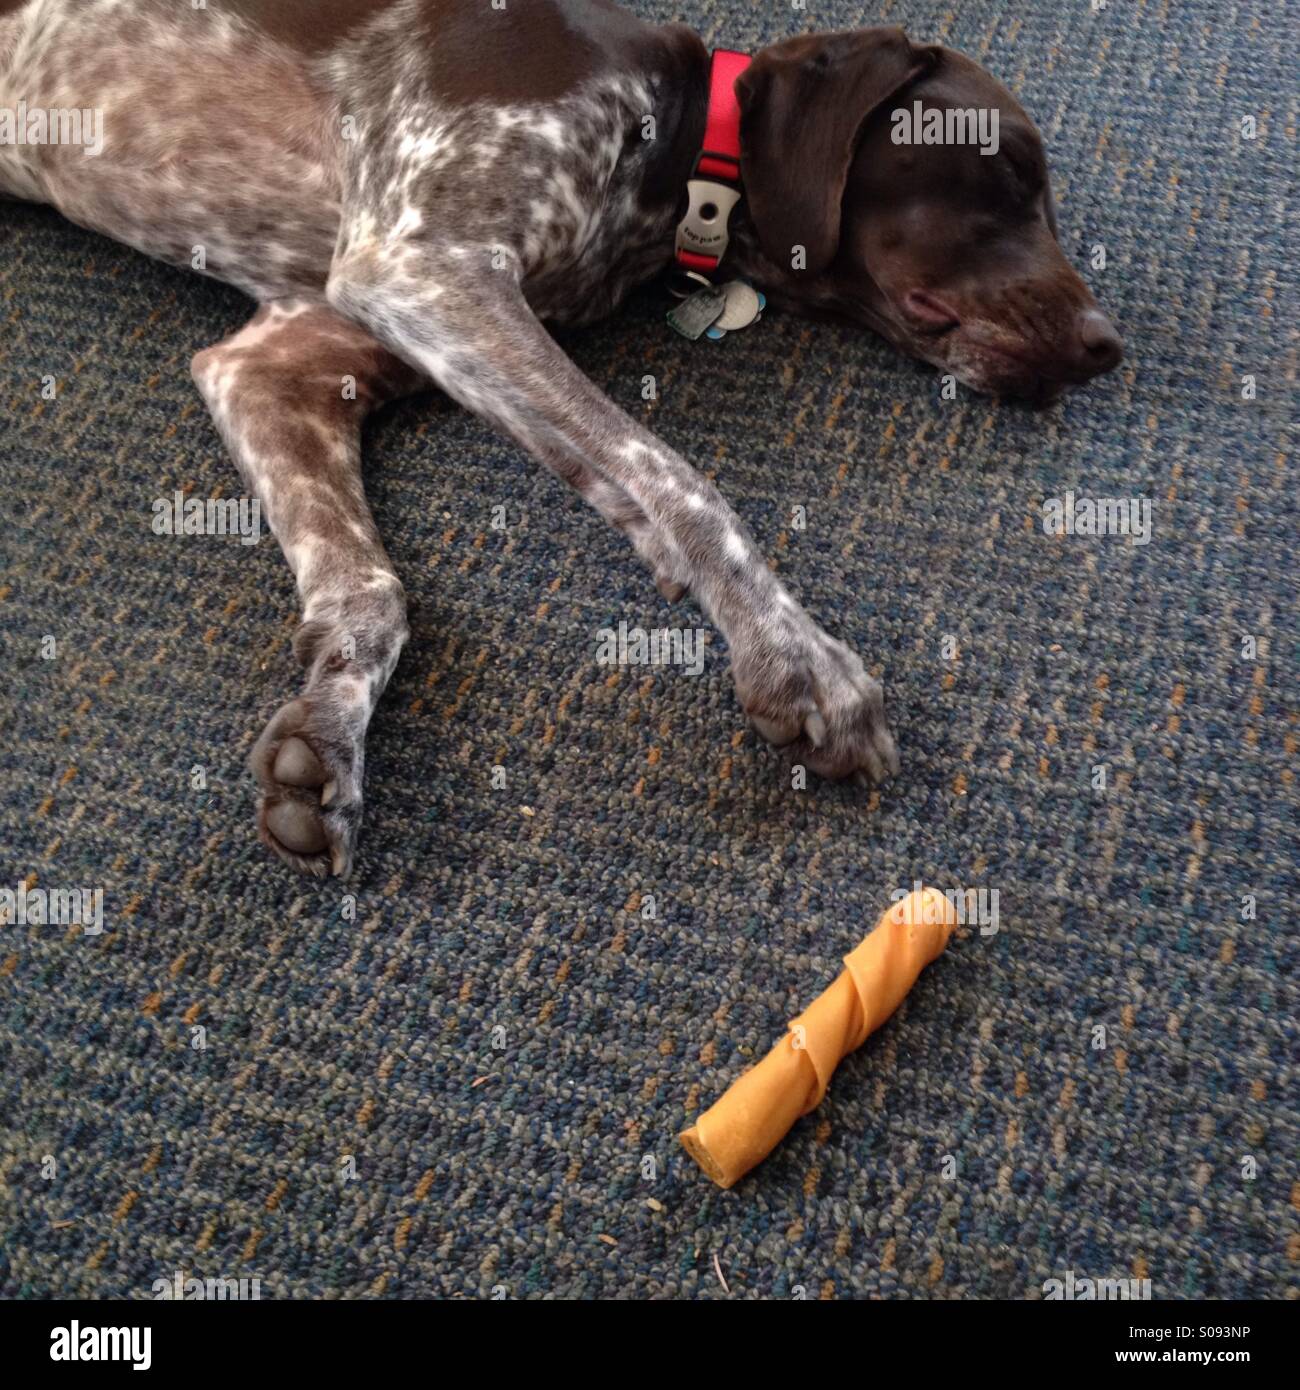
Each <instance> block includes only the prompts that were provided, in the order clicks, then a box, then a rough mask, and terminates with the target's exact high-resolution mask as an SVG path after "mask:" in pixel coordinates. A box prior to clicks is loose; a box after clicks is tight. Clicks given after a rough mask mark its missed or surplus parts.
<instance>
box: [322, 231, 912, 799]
mask: <svg viewBox="0 0 1300 1390" xmlns="http://www.w3.org/2000/svg"><path fill="white" fill-rule="evenodd" d="M328 293H329V297H330V300H331V302H332V303H333V304H334V305H335V307H336V308H338V309H339V311H340V312H341V313H344V314H346V315H347V316H348V317H350V318H352V319H355V320H356V321H357V322H359V323H361V324H363V325H364V326H365V327H366V328H367V329H368V330H369V331H370V332H372V333H374V335H375V336H376V337H377V338H379V339H380V341H381V342H383V343H384V344H385V345H386V346H388V347H389V348H390V349H391V350H392V351H393V352H395V353H397V354H398V355H400V356H401V357H403V358H405V359H406V361H407V362H408V363H410V365H411V366H413V367H415V368H417V369H418V370H419V371H421V372H423V373H426V374H427V375H429V376H431V377H432V378H433V379H434V380H435V381H437V382H438V384H439V385H440V386H442V388H443V389H444V390H445V391H446V392H447V393H448V394H449V395H451V396H452V397H454V398H455V399H456V400H458V401H460V403H461V404H462V405H464V406H466V407H467V408H469V409H470V410H473V411H474V412H476V413H477V414H479V415H481V416H483V417H484V418H486V419H487V420H489V421H491V422H492V423H493V424H494V425H496V426H497V427H499V428H500V429H502V430H504V431H506V432H507V433H508V434H510V435H511V436H513V437H514V438H515V439H516V440H517V441H518V442H519V443H520V444H521V445H523V446H524V448H526V449H528V450H529V451H530V452H532V453H533V454H535V455H536V456H538V457H539V458H541V459H542V460H543V462H547V463H549V464H550V465H551V466H553V467H557V470H558V471H561V472H563V471H564V469H563V468H562V467H559V463H558V461H562V460H565V459H568V460H571V461H572V463H573V465H574V466H576V468H577V470H578V471H579V473H580V475H581V476H582V477H584V478H585V479H586V480H587V481H588V484H589V487H590V484H591V481H592V480H593V479H594V480H595V481H596V483H597V484H599V485H601V486H603V487H605V488H607V489H609V490H611V495H613V496H616V497H621V498H623V499H624V501H625V502H626V503H627V504H628V505H629V506H630V507H631V508H632V509H633V510H634V511H635V512H636V513H637V514H638V516H639V517H640V518H641V520H639V521H637V522H636V523H635V527H636V529H634V530H633V535H634V539H635V540H636V543H637V548H638V549H639V550H642V552H643V553H646V554H648V555H650V556H651V557H653V563H655V565H656V568H658V569H660V570H661V571H662V572H661V574H660V579H661V583H663V582H664V581H665V580H668V581H669V582H670V583H672V582H677V583H680V584H682V585H685V586H686V587H688V588H689V589H690V590H691V591H692V592H693V593H694V594H695V596H696V598H697V599H698V600H699V602H700V604H701V605H702V607H703V608H704V609H705V611H706V612H707V613H708V614H709V616H710V617H711V618H712V620H713V621H714V622H715V623H716V624H717V626H718V627H719V628H720V629H721V631H722V633H723V635H724V636H725V637H726V639H727V643H728V646H729V647H730V649H731V660H732V673H733V676H734V678H735V682H736V688H737V693H738V694H739V696H740V701H741V704H742V705H743V706H744V708H745V710H746V712H747V713H748V714H749V716H750V718H751V719H752V720H753V721H754V724H755V725H756V727H757V728H758V730H759V732H760V733H761V734H763V736H764V737H765V738H767V739H768V740H769V741H770V742H772V743H776V744H781V745H784V744H793V745H795V756H796V757H797V758H798V759H799V760H800V761H801V762H804V763H806V764H807V765H808V766H809V767H811V768H812V769H813V770H814V771H816V772H819V773H821V774H822V775H824V776H830V777H846V776H850V775H852V774H854V773H858V772H862V773H865V774H867V775H868V776H870V777H871V778H872V779H873V780H877V781H879V780H881V779H883V778H884V777H885V776H886V775H887V774H888V773H890V772H893V771H896V770H897V763H898V758H897V753H896V752H895V749H894V743H893V739H892V738H891V737H890V733H889V729H888V727H887V725H886V723H885V711H884V698H883V695H882V692H881V688H880V685H879V684H878V683H877V682H876V681H874V680H873V679H872V678H871V677H870V676H868V675H867V673H866V671H865V670H864V668H863V665H862V662H861V661H860V660H859V658H858V657H857V656H856V655H855V654H854V653H853V652H852V651H850V650H849V648H848V647H846V646H845V645H844V644H843V643H842V642H839V641H837V640H835V639H834V638H832V637H830V636H828V635H827V634H826V633H825V632H823V631H822V630H821V628H820V627H818V625H817V624H816V623H815V622H814V621H813V620H812V619H811V618H810V617H809V616H808V614H807V613H805V612H804V610H803V609H802V608H801V607H800V606H799V604H798V603H796V602H795V600H794V599H793V598H792V597H791V596H790V594H789V593H788V592H787V591H786V590H785V588H784V587H783V586H782V585H781V583H780V582H779V581H778V580H777V578H776V577H775V575H773V573H772V572H771V570H770V569H769V568H768V566H767V564H766V563H765V562H764V560H763V557H762V555H761V554H760V553H759V551H758V549H757V547H756V546H755V544H754V542H753V540H752V539H751V538H750V536H749V534H748V532H747V531H746V530H745V527H744V525H743V523H742V522H741V521H740V519H739V518H738V517H737V516H736V515H735V514H734V513H733V512H732V510H731V509H730V507H728V506H727V504H726V503H725V502H724V501H723V499H722V497H721V495H720V494H719V493H718V491H717V489H716V488H714V487H713V485H712V484H711V483H709V482H708V481H707V480H706V479H704V478H703V477H701V476H700V475H699V474H698V473H697V472H696V471H695V470H694V469H693V468H691V466H690V465H689V464H688V463H687V462H686V461H685V460H684V459H682V458H681V457H679V456H678V455H677V454H675V453H674V452H673V451H672V450H671V449H669V448H667V447H666V446H665V445H664V444H662V443H661V442H660V441H659V440H657V439H656V438H655V437H654V436H653V435H651V434H650V433H648V432H647V431H646V430H644V429H642V428H641V427H640V426H639V425H637V424H636V422H635V421H633V420H632V419H631V418H629V417H628V416H627V415H625V414H624V413H623V412H622V411H620V410H619V409H618V408H617V407H616V406H615V405H614V404H613V403H612V402H611V401H609V400H608V399H607V398H606V397H605V396H604V395H603V394H602V393H601V392H600V391H598V390H597V389H596V387H595V386H594V385H593V384H592V383H591V382H590V381H589V380H588V379H587V378H586V377H585V376H584V375H583V374H582V373H581V372H580V371H579V370H578V369H577V368H576V367H575V366H574V365H573V364H572V363H571V362H570V361H569V359H568V358H567V357H566V356H565V355H564V353H563V352H562V351H561V350H560V348H559V347H558V346H557V345H556V343H555V342H554V340H553V339H552V338H551V337H550V336H549V334H547V332H546V331H545V329H544V328H543V327H542V326H541V324H540V323H539V322H538V321H537V319H536V318H535V317H534V315H533V313H532V312H531V310H530V309H529V307H528V304H527V302H526V300H525V298H524V295H523V292H522V290H521V287H520V279H519V274H518V267H517V265H516V263H515V262H514V260H513V257H512V256H511V255H510V254H509V253H508V252H505V251H503V250H502V249H501V248H487V247H480V246H466V245H449V244H440V245H437V246H431V245H429V244H427V243H426V244H422V245H419V246H413V245H411V244H410V243H401V244H398V245H385V246H381V247H380V248H375V247H374V246H370V247H367V248H365V249H363V250H357V251H354V252H352V253H350V254H348V255H346V256H345V257H344V258H343V259H342V260H341V261H340V262H339V263H338V264H336V266H335V268H334V271H333V273H332V274H331V277H330V284H329V290H328ZM592 500H593V501H594V502H596V504H597V505H598V506H599V505H600V503H599V500H598V499H597V498H592ZM601 510H606V508H604V507H601ZM638 535H639V538H638Z"/></svg>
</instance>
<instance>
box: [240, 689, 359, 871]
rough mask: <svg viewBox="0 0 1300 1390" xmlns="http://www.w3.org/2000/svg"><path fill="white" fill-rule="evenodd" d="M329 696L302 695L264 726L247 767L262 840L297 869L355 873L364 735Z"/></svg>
mask: <svg viewBox="0 0 1300 1390" xmlns="http://www.w3.org/2000/svg"><path fill="white" fill-rule="evenodd" d="M353 722H354V721H352V720H351V719H350V718H349V717H348V714H347V712H346V711H342V710H335V709H333V708H331V701H330V700H329V699H328V697H323V696H320V695H304V696H300V697H299V698H298V699H296V700H291V701H290V702H289V703H288V704H287V705H285V706H283V708H281V709H280V710H279V711H278V712H277V713H276V714H275V716H274V717H273V718H272V719H271V722H270V723H269V724H268V725H267V726H266V728H265V729H264V730H263V731H262V736H261V737H260V738H259V739H258V740H257V743H256V744H255V745H254V747H253V752H252V754H251V756H250V758H249V766H250V767H251V768H252V770H253V775H254V776H255V777H256V778H257V781H258V785H259V787H260V788H261V796H260V797H259V799H258V805H257V831H258V835H259V836H260V837H261V840H262V843H263V844H265V845H266V846H267V847H268V848H269V849H271V850H273V851H274V852H275V853H276V854H278V855H279V856H280V858H281V859H283V860H284V862H285V863H286V864H288V865H290V866H291V867H292V868H295V869H297V870H298V871H299V872H300V873H305V874H314V875H315V876H316V877H317V878H324V877H326V875H328V874H329V873H330V872H331V871H332V872H333V873H334V874H335V875H336V876H337V877H339V878H347V877H348V875H349V874H350V873H351V872H352V858H353V853H354V851H355V849H356V843H357V833H358V831H359V830H360V828H361V777H362V767H363V761H364V747H363V744H362V741H361V738H362V736H360V735H357V734H354V733H353V732H352V726H353Z"/></svg>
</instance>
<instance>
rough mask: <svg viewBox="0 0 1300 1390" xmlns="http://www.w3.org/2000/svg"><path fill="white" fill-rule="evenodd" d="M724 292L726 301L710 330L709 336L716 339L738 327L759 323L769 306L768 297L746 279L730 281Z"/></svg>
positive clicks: (723, 288) (724, 287)
mask: <svg viewBox="0 0 1300 1390" xmlns="http://www.w3.org/2000/svg"><path fill="white" fill-rule="evenodd" d="M722 293H723V294H724V295H725V296H726V303H725V305H724V306H723V309H722V313H721V314H719V315H718V317H717V318H716V319H714V321H713V323H712V325H711V326H710V327H709V330H708V333H709V337H710V338H713V339H715V340H716V339H718V338H721V337H722V336H723V334H725V333H734V332H735V331H736V330H737V329H740V328H748V327H749V325H750V324H751V323H757V322H758V320H759V319H760V318H761V317H762V316H763V310H764V309H765V308H766V307H767V299H766V298H765V297H764V296H763V295H762V294H760V293H759V291H758V290H756V289H755V288H754V287H753V285H750V284H747V283H746V282H745V281H744V280H730V281H728V282H727V283H726V284H725V285H723V287H722Z"/></svg>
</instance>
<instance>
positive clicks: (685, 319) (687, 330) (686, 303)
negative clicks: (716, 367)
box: [668, 285, 727, 342]
mask: <svg viewBox="0 0 1300 1390" xmlns="http://www.w3.org/2000/svg"><path fill="white" fill-rule="evenodd" d="M726 307H727V296H726V294H725V292H724V291H722V290H720V289H718V287H717V286H716V285H705V286H704V287H703V288H702V289H698V290H696V291H695V293H694V294H691V295H687V297H686V298H685V299H683V300H682V302H681V303H680V304H678V305H677V307H676V308H674V309H670V310H669V311H668V324H669V327H670V328H674V329H676V330H677V332H678V333H680V334H681V335H682V337H683V338H689V339H690V340H691V342H695V340H696V339H697V338H702V337H703V336H704V333H705V330H706V329H708V327H709V326H710V325H711V324H713V323H715V322H716V321H717V318H718V315H719V314H721V313H722V312H723V310H724V309H725V308H726Z"/></svg>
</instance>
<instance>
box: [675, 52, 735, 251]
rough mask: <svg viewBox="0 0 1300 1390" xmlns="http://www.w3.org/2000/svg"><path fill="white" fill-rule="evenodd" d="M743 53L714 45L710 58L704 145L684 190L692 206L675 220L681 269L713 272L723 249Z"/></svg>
mask: <svg viewBox="0 0 1300 1390" xmlns="http://www.w3.org/2000/svg"><path fill="white" fill-rule="evenodd" d="M749 64H750V57H749V55H748V54H747V53H736V52H734V51H733V50H732V49H729V48H715V49H714V50H713V57H712V59H711V61H710V63H709V111H708V116H707V117H706V119H705V123H704V145H703V147H702V148H701V150H700V152H699V154H698V155H696V156H695V164H694V165H693V167H692V169H691V177H690V181H689V182H688V183H687V185H686V188H687V192H688V194H689V195H690V206H689V207H688V208H687V210H686V216H685V217H683V218H682V220H681V222H680V223H678V226H677V242H676V247H675V250H674V255H675V256H676V259H677V265H678V267H679V269H682V270H692V271H695V272H696V274H698V275H711V274H712V273H713V272H714V271H716V270H717V268H718V262H719V261H721V260H722V257H723V256H724V255H725V254H726V250H727V219H728V218H729V217H730V215H731V210H732V209H733V208H734V207H735V206H736V204H737V203H738V202H739V201H740V102H739V100H738V99H737V97H736V79H737V78H738V77H739V76H740V74H741V73H742V72H744V71H745V69H746V68H747V67H748V66H749Z"/></svg>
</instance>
